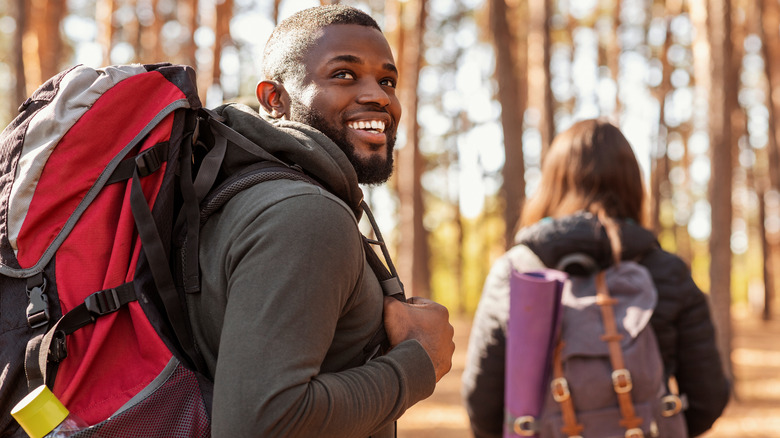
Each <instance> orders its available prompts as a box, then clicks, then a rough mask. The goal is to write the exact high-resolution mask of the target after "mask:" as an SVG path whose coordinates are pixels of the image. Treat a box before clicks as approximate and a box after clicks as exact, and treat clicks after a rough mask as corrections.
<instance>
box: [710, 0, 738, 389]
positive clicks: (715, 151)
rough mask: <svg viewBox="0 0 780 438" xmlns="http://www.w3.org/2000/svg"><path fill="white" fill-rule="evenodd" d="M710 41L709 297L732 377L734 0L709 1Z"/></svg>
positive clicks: (719, 343) (725, 364)
mask: <svg viewBox="0 0 780 438" xmlns="http://www.w3.org/2000/svg"><path fill="white" fill-rule="evenodd" d="M707 7H708V18H709V20H708V24H709V26H710V29H709V33H708V35H709V38H710V47H711V51H710V60H711V65H710V74H711V78H712V88H711V89H710V100H709V108H710V156H711V165H712V173H711V175H712V177H711V178H710V208H711V209H712V234H711V236H710V260H711V261H710V293H711V297H712V309H713V319H714V321H715V325H716V327H717V330H718V331H717V335H718V345H719V347H720V352H721V358H722V359H723V364H724V368H725V370H726V373H727V375H728V376H732V372H731V361H730V354H731V219H732V202H731V193H732V171H733V167H732V162H733V160H732V139H731V136H732V131H731V127H732V125H731V120H730V117H731V112H732V108H730V107H729V105H730V104H731V103H732V102H734V101H735V100H734V99H733V98H732V97H731V96H729V93H730V92H736V87H734V84H735V83H736V81H735V77H734V74H733V73H732V64H731V59H732V58H731V55H732V53H733V50H732V47H731V17H730V15H731V5H730V0H709V1H708V2H707Z"/></svg>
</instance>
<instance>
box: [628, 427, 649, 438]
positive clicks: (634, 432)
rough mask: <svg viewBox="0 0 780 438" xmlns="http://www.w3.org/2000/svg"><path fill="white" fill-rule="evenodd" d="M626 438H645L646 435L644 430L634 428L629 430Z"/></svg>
mask: <svg viewBox="0 0 780 438" xmlns="http://www.w3.org/2000/svg"><path fill="white" fill-rule="evenodd" d="M625 437H626V438H645V433H644V432H642V429H640V428H638V427H634V428H631V429H628V430H627V431H626V435H625Z"/></svg>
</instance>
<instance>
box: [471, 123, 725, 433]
mask: <svg viewBox="0 0 780 438" xmlns="http://www.w3.org/2000/svg"><path fill="white" fill-rule="evenodd" d="M643 203H644V189H643V185H642V176H641V172H640V169H639V165H638V163H637V161H636V157H635V156H634V153H633V151H632V149H631V146H630V145H629V143H628V141H627V140H626V138H625V137H624V136H623V134H622V133H621V132H620V131H619V130H618V129H617V128H616V127H615V126H613V125H611V124H609V123H608V122H605V121H601V120H585V121H581V122H578V123H576V124H574V125H573V126H572V127H571V128H569V129H568V130H566V131H565V132H563V133H561V134H560V135H558V136H557V137H556V138H555V140H554V141H553V144H552V146H551V148H550V150H549V152H548V154H547V156H546V157H545V161H544V163H543V166H542V179H541V182H540V185H539V189H538V191H537V193H536V195H535V196H534V197H532V198H530V199H529V200H528V202H527V203H526V205H525V208H524V209H523V213H522V215H521V221H520V225H521V227H522V228H521V229H520V231H519V232H518V234H517V236H516V243H517V245H516V246H515V247H514V248H512V249H510V250H509V251H508V252H507V253H506V254H504V256H502V257H501V258H500V259H499V260H497V261H496V262H495V264H494V265H493V267H492V269H491V271H490V274H489V275H488V278H487V279H486V281H485V285H484V290H483V292H482V297H481V300H480V303H479V307H478V309H477V313H476V315H475V319H474V324H473V327H472V331H471V339H470V342H469V349H468V356H467V363H466V368H465V371H464V374H463V389H462V391H463V398H464V402H465V404H466V408H467V410H468V414H469V417H470V420H471V426H472V430H473V432H474V434H475V436H477V437H492V436H501V433H502V427H503V421H504V366H505V364H504V361H505V341H506V328H507V319H508V315H509V276H510V273H511V270H512V269H513V268H514V269H516V270H517V271H520V272H524V271H528V270H532V269H538V268H539V266H540V265H542V264H543V266H547V267H554V266H556V265H558V262H559V261H560V259H561V258H562V257H563V256H566V255H568V254H572V253H576V252H583V253H585V254H587V255H589V256H591V257H592V258H593V259H594V260H595V261H596V262H597V264H598V265H599V267H601V268H602V269H604V268H606V267H608V266H610V265H612V264H614V263H616V262H618V261H620V260H635V261H638V262H639V263H640V264H641V265H643V266H644V267H645V268H647V270H648V271H649V272H650V275H651V276H652V279H653V283H654V284H655V286H656V288H657V290H658V303H657V305H656V307H655V310H654V311H653V315H652V318H651V321H650V322H651V326H652V328H653V331H654V333H655V335H656V338H657V340H658V345H659V347H660V350H661V356H662V359H663V364H664V371H665V375H674V376H676V378H677V381H678V383H679V389H680V393H681V394H685V396H686V397H687V399H688V404H689V405H688V408H687V410H685V411H684V412H685V420H686V423H687V427H688V433H689V434H690V436H695V435H699V434H701V433H703V432H704V431H705V430H707V429H709V428H710V427H711V426H712V424H713V422H714V421H715V419H717V418H718V416H719V415H720V414H721V412H722V411H723V408H724V407H725V405H726V403H727V402H728V397H729V384H728V381H727V379H726V378H725V376H724V374H723V371H722V367H721V363H720V359H719V356H718V351H717V348H716V344H715V333H714V328H713V325H712V323H711V321H710V315H709V308H708V304H707V299H706V297H705V295H704V294H703V293H702V292H701V291H700V290H699V288H698V287H697V286H696V284H695V283H694V282H693V279H692V278H691V275H690V271H689V269H688V268H687V266H686V265H685V263H684V262H683V261H682V260H681V259H680V258H679V257H677V256H675V255H673V254H670V253H668V252H665V251H664V250H662V249H661V248H660V246H659V244H658V242H657V241H656V239H655V237H654V236H653V234H652V233H651V232H650V231H649V230H647V229H645V228H643V227H642V224H643V214H642V212H643ZM594 230H601V231H600V232H595V233H594ZM529 250H530V251H529Z"/></svg>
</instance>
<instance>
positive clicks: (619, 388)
mask: <svg viewBox="0 0 780 438" xmlns="http://www.w3.org/2000/svg"><path fill="white" fill-rule="evenodd" d="M612 387H613V388H615V392H616V393H618V394H624V393H626V392H630V391H631V389H632V388H633V387H634V385H633V383H632V381H631V373H630V372H629V371H628V370H627V369H625V368H621V369H619V370H615V371H612Z"/></svg>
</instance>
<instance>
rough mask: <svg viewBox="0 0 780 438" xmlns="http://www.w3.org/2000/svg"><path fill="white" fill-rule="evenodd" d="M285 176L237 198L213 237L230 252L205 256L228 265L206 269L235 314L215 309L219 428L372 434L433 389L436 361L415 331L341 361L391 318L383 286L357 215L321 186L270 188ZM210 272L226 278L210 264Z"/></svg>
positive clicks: (231, 432) (218, 249)
mask: <svg viewBox="0 0 780 438" xmlns="http://www.w3.org/2000/svg"><path fill="white" fill-rule="evenodd" d="M273 184H289V183H286V182H269V183H263V184H261V185H260V186H262V187H260V188H258V189H256V190H255V189H254V188H253V189H249V190H247V191H245V192H242V193H241V194H239V195H238V196H237V197H236V198H234V199H233V200H231V201H230V203H229V204H228V205H227V206H226V211H225V212H223V213H222V214H221V216H220V218H219V220H218V221H217V223H216V224H214V225H215V226H218V227H219V232H217V234H216V235H218V236H219V237H211V238H210V239H211V240H210V241H211V242H214V244H215V247H214V248H213V250H212V251H214V252H215V253H216V254H221V256H219V257H224V259H223V260H219V259H216V260H215V257H214V256H213V255H211V256H209V255H204V259H205V260H214V261H215V262H216V263H217V264H218V265H219V264H223V266H221V267H220V268H219V269H217V270H215V269H213V268H209V269H205V268H204V271H208V275H213V276H216V277H219V278H224V279H225V281H226V283H225V292H224V296H223V297H222V298H223V299H224V300H225V303H224V306H225V311H224V317H223V318H224V319H223V322H222V323H221V324H219V318H216V317H215V318H214V323H213V325H212V328H211V330H213V331H219V337H218V356H217V358H216V365H215V386H214V399H213V423H212V430H213V434H214V436H236V437H239V436H268V437H271V436H284V437H299V436H300V437H303V436H319V437H331V436H334V437H335V436H338V437H366V436H369V435H371V434H374V433H376V432H377V431H382V430H386V428H387V427H388V426H392V422H393V421H394V420H396V419H397V418H398V417H400V415H401V414H402V413H403V412H404V411H405V410H406V409H407V408H408V407H410V406H411V405H413V404H414V403H416V402H417V401H419V400H421V399H423V398H426V397H428V396H429V395H430V394H431V393H432V392H433V388H434V386H435V372H434V368H433V364H432V363H431V360H430V359H429V357H428V355H427V353H426V352H425V350H424V349H423V347H422V346H421V345H420V344H419V343H418V342H416V341H407V342H404V343H402V344H400V345H398V346H396V347H395V348H394V349H393V350H392V351H390V352H389V354H387V355H386V356H383V357H380V358H378V359H375V360H372V361H370V362H368V363H367V364H365V365H362V366H358V367H355V368H351V369H348V370H344V371H341V370H342V369H343V368H344V366H346V365H347V364H348V363H349V362H350V361H351V360H352V359H353V358H354V357H356V356H357V355H358V354H360V351H361V350H362V347H363V346H364V345H366V343H367V342H368V340H369V338H370V336H371V335H373V333H374V332H375V330H376V329H377V328H378V327H379V325H380V324H382V323H383V320H382V308H383V304H382V293H381V289H380V288H379V285H378V283H377V281H376V279H375V277H374V276H373V273H372V272H371V271H370V269H368V268H366V267H365V263H364V255H363V249H362V242H361V239H360V234H359V232H358V229H357V223H356V221H355V219H354V216H353V215H352V213H351V212H350V211H349V210H348V208H347V207H346V206H345V205H344V204H343V203H341V202H339V201H337V200H336V199H335V198H334V197H332V196H330V195H329V194H327V193H325V192H322V191H321V190H319V189H318V188H316V187H314V186H311V185H303V184H300V185H301V187H303V188H302V189H301V190H300V191H298V192H295V193H292V194H288V195H287V196H285V197H283V198H279V199H271V200H269V199H267V196H266V197H262V196H258V193H260V191H263V190H265V191H266V192H268V191H273V192H274V193H279V192H280V190H279V189H278V187H276V188H274V190H270V188H271V185H273ZM211 232H214V230H211ZM207 233H208V231H207ZM206 244H207V242H206V241H204V242H202V247H203V245H206ZM206 251H209V249H206ZM201 253H202V254H204V250H203V249H202V250H201ZM207 281H213V282H214V283H215V284H217V285H218V284H219V281H220V280H219V279H209V278H206V273H205V272H204V282H207ZM217 292H219V291H217ZM217 295H219V293H218V294H217ZM206 307H208V306H202V309H201V314H207V315H208V312H209V310H208V309H206ZM217 307H218V306H217ZM212 336H214V335H212ZM201 337H202V338H208V336H207V335H203V336H201ZM213 342H215V341H214V340H213V339H212V343H213Z"/></svg>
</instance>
